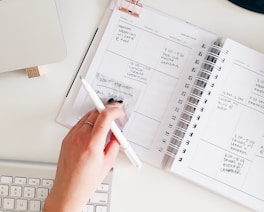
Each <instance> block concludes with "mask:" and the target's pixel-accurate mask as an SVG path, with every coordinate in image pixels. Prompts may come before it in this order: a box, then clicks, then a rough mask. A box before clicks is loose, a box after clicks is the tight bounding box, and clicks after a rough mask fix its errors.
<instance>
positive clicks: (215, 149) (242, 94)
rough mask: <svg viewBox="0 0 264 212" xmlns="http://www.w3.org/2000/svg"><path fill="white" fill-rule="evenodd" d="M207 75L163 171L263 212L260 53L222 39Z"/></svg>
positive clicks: (263, 75) (263, 73)
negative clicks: (179, 138) (221, 44)
mask: <svg viewBox="0 0 264 212" xmlns="http://www.w3.org/2000/svg"><path fill="white" fill-rule="evenodd" d="M211 76H212V77H211V78H210V82H208V86H207V87H206V88H205V91H206V92H205V94H204V95H203V96H202V97H201V99H200V102H199V104H198V105H197V110H196V111H195V113H194V115H193V119H192V121H191V123H190V126H191V127H189V128H188V130H187V131H186V136H185V137H184V139H183V140H182V145H181V146H180V147H179V149H178V153H177V154H176V156H175V159H174V160H173V165H172V166H171V167H170V168H169V169H170V171H172V172H174V173H177V174H180V175H181V176H184V177H185V178H188V179H190V180H191V181H195V182H197V183H199V184H201V185H203V186H205V187H207V188H208V189H210V190H213V191H216V192H218V193H220V194H222V195H224V196H227V197H229V198H230V199H232V200H235V201H236V202H239V203H240V204H242V205H244V206H247V207H250V208H251V209H254V210H256V211H264V181H263V179H264V127H263V124H264V55H263V54H261V53H259V52H256V51H254V50H252V49H249V48H248V47H245V46H243V45H241V44H239V43H237V42H235V41H233V40H230V39H226V41H225V43H224V45H223V47H222V50H221V53H220V55H219V59H218V61H217V62H216V64H215V67H214V70H213V71H212V74H211ZM212 85H213V86H212ZM194 126H195V127H194Z"/></svg>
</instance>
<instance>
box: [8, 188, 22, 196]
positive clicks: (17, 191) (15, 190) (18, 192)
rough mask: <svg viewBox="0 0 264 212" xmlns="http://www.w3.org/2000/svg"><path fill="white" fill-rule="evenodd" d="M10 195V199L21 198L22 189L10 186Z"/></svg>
mask: <svg viewBox="0 0 264 212" xmlns="http://www.w3.org/2000/svg"><path fill="white" fill-rule="evenodd" d="M10 195H11V196H12V197H22V187H21V186H11V187H10Z"/></svg>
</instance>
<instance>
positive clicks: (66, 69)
mask: <svg viewBox="0 0 264 212" xmlns="http://www.w3.org/2000/svg"><path fill="white" fill-rule="evenodd" d="M143 3H145V4H148V5H150V6H152V7H155V8H159V9H160V10H161V11H164V12H167V13H170V14H173V15H175V16H177V17H179V18H181V19H184V20H186V21H189V22H191V23H193V24H195V25H198V26H201V27H202V28H206V29H207V30H209V31H212V32H215V33H217V34H219V35H223V36H228V37H230V38H232V39H234V40H236V41H238V42H240V43H243V44H245V45H247V46H249V47H251V48H254V49H256V50H258V51H261V52H263V53H264V27H263V24H264V15H260V14H257V13H253V12H249V11H246V10H244V9H242V8H238V7H237V6H235V5H233V4H231V3H229V2H228V1H226V0H144V1H143ZM107 4H108V1H107V0H96V1H91V0H78V1H76V0H57V6H58V10H59V15H60V19H61V24H62V28H63V33H64V37H65V42H66V46H67V51H68V56H67V58H66V59H65V60H64V61H62V62H59V63H57V64H52V65H46V66H42V67H41V72H42V76H41V77H39V78H33V79H28V78H27V77H26V75H25V74H24V72H23V71H14V72H9V73H3V74H0V99H1V103H0V142H1V143H0V146H1V148H0V158H16V159H22V158H26V159H29V160H30V159H33V158H35V157H36V156H38V157H39V158H40V159H43V160H44V159H46V158H47V157H48V160H51V161H52V160H54V161H56V160H57V157H58V153H59V149H60V142H61V141H62V139H63V137H64V135H65V134H66V133H67V131H68V130H67V129H65V128H64V127H62V126H60V125H58V124H57V123H55V121H54V120H55V118H56V115H57V114H58V112H59V109H60V107H61V105H62V103H63V100H64V98H65V94H66V92H67V89H68V88H69V85H70V83H71V80H72V79H73V77H74V75H75V72H76V70H77V67H78V65H79V63H80V61H81V59H82V55H83V54H84V52H85V50H86V48H87V46H88V44H89V42H90V40H91V38H92V35H93V33H94V31H95V29H96V27H97V24H98V23H99V21H100V18H101V16H102V14H103V12H104V10H105V8H106V6H107ZM14 59H15V58H14ZM32 140H34V141H35V142H36V145H35V146H32V147H29V146H28V145H29V144H30V141H32ZM18 141H19V144H18ZM15 142H17V143H16V147H14V146H12V144H14V143H15ZM25 146H26V147H27V148H25ZM36 146H39V147H40V150H37V149H36V148H35V147H36ZM23 148H24V149H23ZM41 148H42V149H41ZM11 149H13V150H12V151H11ZM26 149H28V150H26ZM111 211H113V212H124V211H126V212H135V211H137V212H141V211H148V212H160V211H214V212H217V211H219V212H223V211H232V212H234V211H239V212H246V211H249V210H248V209H246V208H244V207H242V206H240V205H238V204H235V203H233V202H231V201H229V200H226V199H225V198H223V197H220V196H218V195H215V194H213V193H211V192H209V191H207V190H205V189H203V188H200V187H198V186H196V185H193V184H192V183H189V182H187V181H185V180H183V179H180V178H179V177H177V176H174V175H171V174H169V173H166V172H164V171H162V170H160V169H157V168H153V167H151V166H149V165H147V164H144V167H143V168H142V169H136V168H134V167H133V166H131V164H130V163H129V161H128V160H127V159H126V157H124V156H123V155H120V156H119V157H118V160H117V162H116V166H115V173H114V181H113V193H112V202H111Z"/></svg>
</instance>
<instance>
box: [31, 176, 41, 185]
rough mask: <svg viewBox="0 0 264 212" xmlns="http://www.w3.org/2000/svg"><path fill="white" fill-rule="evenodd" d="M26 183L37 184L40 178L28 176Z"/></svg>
mask: <svg viewBox="0 0 264 212" xmlns="http://www.w3.org/2000/svg"><path fill="white" fill-rule="evenodd" d="M28 184H29V185H33V186H38V185H40V179H38V178H29V179H28Z"/></svg>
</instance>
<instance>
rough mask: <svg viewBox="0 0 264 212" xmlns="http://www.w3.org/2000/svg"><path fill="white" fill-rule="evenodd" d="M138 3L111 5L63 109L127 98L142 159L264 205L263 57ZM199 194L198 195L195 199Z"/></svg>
mask: <svg viewBox="0 0 264 212" xmlns="http://www.w3.org/2000/svg"><path fill="white" fill-rule="evenodd" d="M133 3H136V2H135V1H131V2H129V1H121V2H119V1H118V2H112V4H111V6H110V8H109V9H108V10H107V11H106V15H105V17H104V19H103V22H102V25H101V26H100V27H99V29H98V30H97V33H96V35H95V37H94V39H93V42H92V44H91V46H90V48H89V51H88V52H87V54H86V55H85V57H84V60H83V62H82V64H81V66H80V68H79V71H78V73H77V75H76V78H75V80H74V82H73V85H72V86H71V89H70V90H69V93H68V94H67V98H66V100H65V102H64V104H63V106H62V109H61V111H60V113H59V115H58V119H57V121H58V122H59V123H61V124H63V125H65V126H67V127H71V126H72V125H74V124H75V123H76V122H77V121H78V120H79V119H80V117H81V116H82V115H83V114H85V113H86V112H87V111H88V110H90V109H91V108H94V107H93V104H92V102H91V101H90V100H89V98H88V97H87V96H86V93H85V91H84V89H83V88H82V87H81V82H80V79H79V76H82V77H85V78H86V79H87V81H89V82H90V83H91V85H92V87H93V88H94V89H95V90H96V92H97V93H98V95H99V96H100V97H101V98H102V100H103V101H106V100H107V99H109V98H112V97H113V98H115V99H118V100H120V99H122V100H124V108H125V112H126V114H127V117H126V120H125V122H126V124H125V125H124V128H123V132H124V134H125V136H126V137H127V139H128V140H129V141H130V143H131V145H132V146H133V148H134V149H135V151H136V152H137V154H138V155H139V156H140V158H141V159H142V160H143V161H145V162H147V163H150V164H152V165H154V166H157V167H160V168H162V169H164V170H167V171H169V172H172V173H174V174H177V175H179V176H181V177H184V178H186V179H188V180H190V181H191V182H195V183H197V184H198V185H200V186H203V187H206V188H207V189H209V190H211V191H213V192H216V193H218V194H220V195H223V196H225V197H227V198H229V199H231V200H233V201H235V202H237V203H239V204H242V205H244V206H245V207H248V208H251V209H253V210H256V211H264V180H263V179H264V127H263V123H264V55H263V54H261V53H259V52H257V51H255V50H252V49H250V48H248V47H245V46H243V45H241V44H239V43H237V42H235V41H233V40H231V39H228V38H222V37H219V36H218V35H216V34H214V33H212V32H208V31H206V30H204V29H201V28H199V27H197V26H194V25H192V24H190V23H187V22H185V21H182V20H179V19H177V18H175V17H173V16H170V15H167V14H164V13H162V12H160V11H158V10H155V9H153V8H150V7H148V6H146V5H143V6H142V5H139V4H134V5H133ZM190 201H191V200H190Z"/></svg>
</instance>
